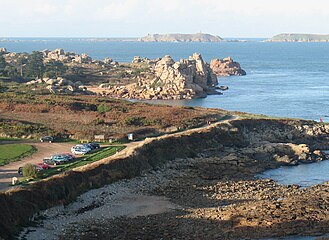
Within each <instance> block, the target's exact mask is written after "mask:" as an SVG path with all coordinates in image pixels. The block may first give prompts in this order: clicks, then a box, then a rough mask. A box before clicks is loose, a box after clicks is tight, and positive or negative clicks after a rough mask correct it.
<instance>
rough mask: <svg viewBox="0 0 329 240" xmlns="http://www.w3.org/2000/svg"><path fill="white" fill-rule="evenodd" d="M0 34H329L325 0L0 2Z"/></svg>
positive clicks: (60, 35) (16, 35)
mask: <svg viewBox="0 0 329 240" xmlns="http://www.w3.org/2000/svg"><path fill="white" fill-rule="evenodd" d="M0 6H1V14H0V37H140V36H144V35H146V34H148V33H151V34H153V33H197V32H200V31H201V32H204V33H211V34H215V35H219V36H222V37H271V36H273V35H276V34H278V33H284V32H286V33H287V32H290V33H318V34H329V24H328V21H329V1H328V0H0Z"/></svg>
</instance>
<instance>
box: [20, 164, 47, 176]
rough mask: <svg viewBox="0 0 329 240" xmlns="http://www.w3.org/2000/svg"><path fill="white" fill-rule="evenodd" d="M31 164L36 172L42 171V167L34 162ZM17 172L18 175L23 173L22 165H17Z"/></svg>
mask: <svg viewBox="0 0 329 240" xmlns="http://www.w3.org/2000/svg"><path fill="white" fill-rule="evenodd" d="M32 166H33V167H34V168H35V170H36V171H37V172H40V171H43V168H42V167H40V166H38V165H36V164H32ZM17 172H18V174H19V175H23V167H19V168H18V171H17Z"/></svg>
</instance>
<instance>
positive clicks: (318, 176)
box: [257, 160, 329, 187]
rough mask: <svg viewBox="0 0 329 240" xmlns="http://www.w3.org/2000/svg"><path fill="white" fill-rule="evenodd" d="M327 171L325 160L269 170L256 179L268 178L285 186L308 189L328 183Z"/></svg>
mask: <svg viewBox="0 0 329 240" xmlns="http://www.w3.org/2000/svg"><path fill="white" fill-rule="evenodd" d="M328 171H329V161H328V160H326V161H321V162H315V163H310V164H300V165H297V166H284V167H280V168H276V169H271V170H267V171H265V172H263V173H261V174H259V175H257V177H259V178H265V179H266V178H270V179H273V180H274V181H276V182H278V183H280V184H285V185H289V184H290V185H291V184H297V185H299V186H301V187H310V186H313V185H316V184H321V183H323V182H326V181H329V176H328Z"/></svg>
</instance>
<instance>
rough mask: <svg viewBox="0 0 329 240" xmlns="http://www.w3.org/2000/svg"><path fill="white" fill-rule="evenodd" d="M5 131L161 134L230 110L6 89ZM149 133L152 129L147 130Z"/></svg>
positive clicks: (27, 134) (1, 128)
mask: <svg viewBox="0 0 329 240" xmlns="http://www.w3.org/2000/svg"><path fill="white" fill-rule="evenodd" d="M0 111H1V118H0V134H2V135H4V136H7V137H24V138H39V137H41V136H44V135H53V136H56V137H60V138H73V139H80V140H85V139H87V140H93V137H94V135H106V136H107V137H111V138H114V139H122V138H125V137H126V135H127V133H134V135H135V136H136V138H141V137H147V136H155V135H161V134H163V133H167V132H168V129H176V130H177V129H189V128H194V127H197V126H201V125H205V124H207V122H209V121H212V122H213V121H217V120H219V119H221V118H222V117H223V116H225V115H227V114H228V113H227V112H226V111H223V110H219V109H201V108H191V107H175V106H166V105H158V106H155V105H151V104H147V103H133V102H129V101H124V100H119V99H109V98H104V97H97V96H64V95H49V94H48V95H32V94H18V93H10V92H6V93H3V94H0ZM145 133H147V134H145Z"/></svg>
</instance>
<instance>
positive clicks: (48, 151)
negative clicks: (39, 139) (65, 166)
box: [0, 142, 74, 191]
mask: <svg viewBox="0 0 329 240" xmlns="http://www.w3.org/2000/svg"><path fill="white" fill-rule="evenodd" d="M15 143H17V142H15ZM27 144H29V145H33V146H34V147H36V148H37V149H38V151H37V152H36V153H34V154H33V155H32V156H30V157H26V158H24V159H22V160H20V161H17V162H12V163H10V164H7V165H5V166H0V191H2V190H6V189H8V188H9V187H10V186H9V185H10V184H11V180H12V178H13V177H19V175H18V173H17V170H18V168H19V167H21V166H23V165H24V164H26V163H39V162H42V160H43V159H44V158H45V157H49V156H51V155H53V154H58V153H66V152H70V149H71V147H72V146H74V144H72V143H27Z"/></svg>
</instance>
